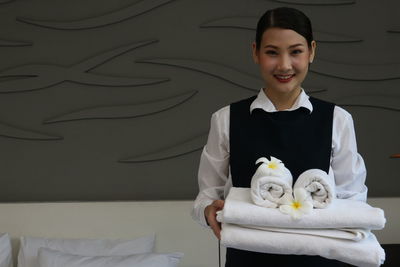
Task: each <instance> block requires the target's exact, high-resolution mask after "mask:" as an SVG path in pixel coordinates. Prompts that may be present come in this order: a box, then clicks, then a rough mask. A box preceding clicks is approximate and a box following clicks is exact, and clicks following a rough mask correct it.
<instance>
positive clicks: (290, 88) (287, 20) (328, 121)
mask: <svg viewBox="0 0 400 267" xmlns="http://www.w3.org/2000/svg"><path fill="white" fill-rule="evenodd" d="M252 46H253V47H252V49H253V58H254V61H255V63H256V64H258V65H259V67H260V71H261V77H262V78H263V80H264V84H265V87H263V88H262V89H261V90H260V92H259V93H258V95H257V96H254V97H251V98H248V99H244V100H242V101H239V102H236V103H233V104H231V105H229V106H226V107H224V108H222V109H220V110H218V111H217V112H215V113H214V114H213V115H212V118H211V128H210V133H209V137H208V142H207V145H206V146H205V147H204V149H203V153H202V155H201V161H200V168H199V187H200V193H199V195H198V197H197V198H196V201H195V204H194V208H193V213H192V214H193V217H194V218H195V219H196V220H197V221H198V222H199V223H200V224H202V225H204V226H206V227H210V228H211V229H212V230H213V232H214V234H215V235H216V237H217V238H218V239H220V231H221V226H220V224H219V223H218V222H217V220H216V212H217V211H218V210H221V209H222V208H223V206H224V200H223V199H224V198H225V197H226V195H227V193H228V192H229V189H230V188H231V187H232V186H236V187H250V180H251V177H252V175H253V174H254V172H255V170H256V167H257V166H256V165H255V164H254V163H255V161H256V160H257V159H258V158H259V157H270V156H274V157H276V158H279V159H280V160H282V161H283V162H284V163H285V166H287V167H288V169H289V170H290V171H291V172H292V174H293V177H294V180H295V179H296V178H297V177H298V176H299V174H301V173H302V172H303V171H305V170H308V169H312V168H318V169H322V170H324V171H326V172H327V173H329V175H330V176H333V177H334V179H335V183H336V192H337V197H338V198H352V199H357V200H361V201H365V200H366V194H367V188H366V186H365V176H366V170H365V166H364V162H363V160H362V158H361V156H360V155H359V154H358V153H357V146H356V140H355V133H354V126H353V121H352V117H351V115H350V114H349V113H348V112H346V111H345V110H343V109H342V108H340V107H338V106H335V105H334V104H332V103H328V102H325V101H322V100H318V99H315V98H312V97H309V96H307V94H306V93H305V92H304V90H303V89H302V87H301V84H302V82H303V81H304V79H305V78H306V76H307V72H308V69H309V65H310V64H311V63H312V61H313V59H314V56H315V49H316V42H315V41H314V39H313V34H312V29H311V22H310V20H309V19H308V17H307V16H306V15H304V14H303V13H302V12H301V11H299V10H296V9H293V8H277V9H273V10H268V11H267V12H266V13H265V14H264V15H263V16H262V17H261V18H260V20H259V22H258V24H257V32H256V39H255V42H254V43H253V45H252ZM266 263H268V266H295V265H296V266H345V264H344V263H341V262H338V261H335V260H329V259H325V258H322V257H319V256H305V255H301V256H299V255H275V254H265V253H256V252H249V251H244V250H238V249H232V248H228V249H227V255H226V266H227V267H233V266H266ZM261 264H262V265H261Z"/></svg>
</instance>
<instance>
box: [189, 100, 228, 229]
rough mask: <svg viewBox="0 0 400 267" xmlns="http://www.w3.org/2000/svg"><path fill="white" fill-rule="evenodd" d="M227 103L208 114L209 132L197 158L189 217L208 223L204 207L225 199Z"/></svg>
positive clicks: (204, 223) (204, 224)
mask: <svg viewBox="0 0 400 267" xmlns="http://www.w3.org/2000/svg"><path fill="white" fill-rule="evenodd" d="M229 112H230V111H229V106H227V107H225V108H222V109H220V110H219V111H217V112H215V113H214V114H213V115H212V117H211V126H210V132H209V135H208V140H207V144H206V146H205V147H204V148H203V152H202V154H201V158H200V166H199V172H198V182H199V194H198V196H197V198H196V200H195V202H194V205H193V210H192V217H193V219H194V220H196V221H197V222H199V223H200V224H201V225H203V226H205V227H208V225H207V222H206V220H205V217H204V209H205V208H206V207H207V206H208V205H210V204H211V203H212V202H213V201H214V200H217V199H224V189H225V185H226V183H227V180H228V176H229V136H227V135H228V134H229Z"/></svg>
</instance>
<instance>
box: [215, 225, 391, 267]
mask: <svg viewBox="0 0 400 267" xmlns="http://www.w3.org/2000/svg"><path fill="white" fill-rule="evenodd" d="M221 244H222V245H223V246H225V247H232V248H237V249H242V250H249V251H256V252H261V253H273V254H294V255H319V256H322V257H325V258H328V259H336V260H339V261H342V262H345V263H349V264H352V265H355V266H363V267H375V266H379V265H381V264H382V263H383V262H384V260H385V251H384V250H383V249H382V247H381V246H380V244H379V242H378V241H377V240H376V237H375V235H374V234H372V233H371V234H370V235H369V236H368V238H366V239H364V240H361V241H359V242H354V241H350V240H343V239H336V238H327V237H320V236H313V235H302V234H293V233H280V232H271V231H264V230H256V229H249V228H244V227H240V226H237V225H233V224H222V231H221Z"/></svg>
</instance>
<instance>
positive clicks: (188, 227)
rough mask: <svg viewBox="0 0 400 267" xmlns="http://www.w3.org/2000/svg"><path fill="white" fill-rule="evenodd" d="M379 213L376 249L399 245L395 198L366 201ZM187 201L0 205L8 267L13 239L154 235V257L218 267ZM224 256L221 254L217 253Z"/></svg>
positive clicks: (209, 238)
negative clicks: (8, 242) (171, 255)
mask: <svg viewBox="0 0 400 267" xmlns="http://www.w3.org/2000/svg"><path fill="white" fill-rule="evenodd" d="M368 202H369V203H370V204H371V205H373V206H377V207H381V208H383V209H384V210H385V215H386V218H387V220H388V222H387V224H386V228H385V229H384V230H382V231H378V232H376V235H377V237H378V239H379V241H380V242H381V243H400V231H399V230H400V229H399V223H398V222H399V221H400V214H399V212H398V208H397V207H399V205H400V199H399V198H376V199H369V201H368ZM191 206H192V201H151V202H88V203H78V202H77V203H10V204H7V203H3V204H0V232H2V233H4V232H7V233H9V234H10V236H11V237H12V243H13V252H14V263H16V254H17V252H18V249H19V242H18V240H19V237H21V236H34V237H47V238H96V239H99V238H104V239H114V238H121V239H132V238H136V237H140V236H144V235H147V234H152V233H155V234H156V252H183V253H184V254H185V255H184V257H183V259H182V260H181V264H180V266H181V267H213V266H218V243H217V241H216V239H215V238H214V237H213V235H212V233H211V231H208V230H207V229H204V228H202V227H201V226H199V225H198V224H197V223H196V222H194V221H193V220H192V218H191V217H190V210H191ZM221 253H222V255H224V249H222V251H221Z"/></svg>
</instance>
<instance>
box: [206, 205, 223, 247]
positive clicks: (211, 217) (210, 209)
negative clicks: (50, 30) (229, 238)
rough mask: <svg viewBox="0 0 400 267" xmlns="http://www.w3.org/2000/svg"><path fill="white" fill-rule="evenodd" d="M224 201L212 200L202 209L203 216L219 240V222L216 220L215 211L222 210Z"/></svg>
mask: <svg viewBox="0 0 400 267" xmlns="http://www.w3.org/2000/svg"><path fill="white" fill-rule="evenodd" d="M224 204H225V201H224V200H220V199H218V200H214V202H213V203H211V205H208V206H207V207H206V208H205V209H204V216H205V217H206V220H207V223H208V225H209V226H210V227H211V229H212V230H213V232H214V235H215V236H216V237H217V238H218V239H219V240H221V223H219V222H218V221H217V211H219V210H222V209H223V208H224Z"/></svg>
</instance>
